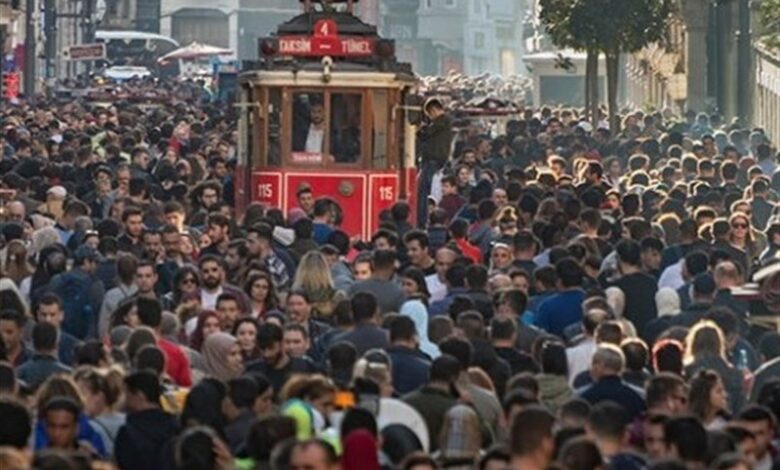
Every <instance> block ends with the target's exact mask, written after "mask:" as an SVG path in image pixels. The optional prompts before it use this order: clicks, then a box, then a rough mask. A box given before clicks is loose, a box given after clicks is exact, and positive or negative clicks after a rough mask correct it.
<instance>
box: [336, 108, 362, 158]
mask: <svg viewBox="0 0 780 470" xmlns="http://www.w3.org/2000/svg"><path fill="white" fill-rule="evenodd" d="M362 106H363V97H362V95H360V94H357V93H333V94H331V102H330V127H331V135H330V154H331V155H332V156H333V159H334V160H335V162H336V163H357V162H359V161H360V151H361V145H362V142H361V135H360V130H361V118H362V116H361V110H362Z"/></svg>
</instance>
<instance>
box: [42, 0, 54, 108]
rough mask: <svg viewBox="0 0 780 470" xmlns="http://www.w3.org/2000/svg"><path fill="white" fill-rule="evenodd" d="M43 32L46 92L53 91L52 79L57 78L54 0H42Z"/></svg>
mask: <svg viewBox="0 0 780 470" xmlns="http://www.w3.org/2000/svg"><path fill="white" fill-rule="evenodd" d="M43 5H44V7H43V9H44V12H43V14H44V19H43V34H44V36H45V37H46V47H45V48H44V57H45V61H46V92H47V94H50V93H51V92H53V91H54V90H53V88H54V81H55V80H56V78H57V75H56V71H55V70H54V59H55V58H56V57H57V5H56V3H55V0H44V2H43Z"/></svg>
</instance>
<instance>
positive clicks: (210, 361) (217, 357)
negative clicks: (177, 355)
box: [201, 332, 243, 382]
mask: <svg viewBox="0 0 780 470" xmlns="http://www.w3.org/2000/svg"><path fill="white" fill-rule="evenodd" d="M201 353H202V354H203V369H204V371H205V372H206V374H207V375H209V376H211V377H214V378H215V379H219V380H220V381H222V382H227V381H229V380H230V379H234V378H236V377H238V376H239V375H241V371H242V369H243V360H242V357H241V347H240V346H239V345H238V340H237V339H236V337H235V336H233V335H231V334H228V333H222V332H219V333H214V334H212V335H210V336H209V337H208V338H206V341H205V342H204V343H203V348H202V349H201Z"/></svg>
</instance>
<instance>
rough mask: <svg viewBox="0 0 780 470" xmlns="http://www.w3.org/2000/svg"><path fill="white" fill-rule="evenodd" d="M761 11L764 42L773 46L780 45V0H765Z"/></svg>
mask: <svg viewBox="0 0 780 470" xmlns="http://www.w3.org/2000/svg"><path fill="white" fill-rule="evenodd" d="M760 12H761V25H762V26H763V27H764V30H763V31H762V32H763V41H764V43H766V45H767V46H769V47H772V48H777V47H780V0H763V1H762V2H761V10H760Z"/></svg>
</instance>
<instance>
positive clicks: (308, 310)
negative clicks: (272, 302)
mask: <svg viewBox="0 0 780 470" xmlns="http://www.w3.org/2000/svg"><path fill="white" fill-rule="evenodd" d="M286 312H287V318H288V320H289V322H290V323H292V324H295V325H300V326H302V327H303V328H304V329H305V330H306V333H307V334H308V336H309V338H314V339H317V338H319V337H320V336H322V335H323V334H324V333H326V332H327V331H328V330H329V329H330V327H328V325H326V324H325V323H322V322H319V321H317V320H315V319H314V318H312V305H311V302H310V301H309V296H308V295H307V294H306V291H304V290H303V289H293V290H292V291H290V293H289V294H288V295H287V309H286Z"/></svg>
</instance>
